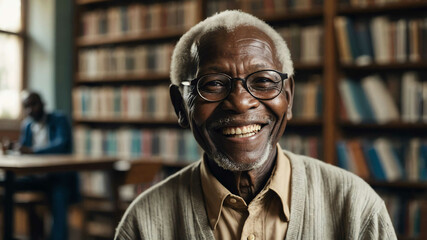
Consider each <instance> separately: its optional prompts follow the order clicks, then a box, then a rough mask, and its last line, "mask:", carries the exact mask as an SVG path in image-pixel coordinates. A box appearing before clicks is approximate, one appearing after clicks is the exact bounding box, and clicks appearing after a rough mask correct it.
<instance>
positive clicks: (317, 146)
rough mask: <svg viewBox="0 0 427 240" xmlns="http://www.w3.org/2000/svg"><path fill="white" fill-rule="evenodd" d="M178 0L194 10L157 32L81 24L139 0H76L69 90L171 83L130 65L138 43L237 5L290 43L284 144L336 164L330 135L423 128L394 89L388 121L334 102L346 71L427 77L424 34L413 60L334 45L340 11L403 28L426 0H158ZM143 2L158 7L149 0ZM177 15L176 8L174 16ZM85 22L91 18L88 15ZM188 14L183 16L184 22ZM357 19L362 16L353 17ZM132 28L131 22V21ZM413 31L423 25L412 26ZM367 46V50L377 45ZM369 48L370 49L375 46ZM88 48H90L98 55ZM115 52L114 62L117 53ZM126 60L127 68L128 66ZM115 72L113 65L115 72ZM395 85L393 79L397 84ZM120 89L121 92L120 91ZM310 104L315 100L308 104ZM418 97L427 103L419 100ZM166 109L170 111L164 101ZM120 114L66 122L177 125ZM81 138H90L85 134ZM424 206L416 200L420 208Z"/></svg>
mask: <svg viewBox="0 0 427 240" xmlns="http://www.w3.org/2000/svg"><path fill="white" fill-rule="evenodd" d="M182 2H185V3H187V2H192V4H193V5H192V4H188V3H187V5H191V6H190V7H188V9H192V10H188V11H189V12H191V11H194V12H195V13H192V15H193V16H191V17H190V19H192V20H188V21H182V22H187V25H186V24H184V25H183V26H179V27H164V28H161V27H160V28H159V26H157V27H154V29H156V28H157V30H153V27H148V28H147V29H135V28H134V27H130V28H129V29H130V30H128V32H124V33H122V34H110V32H109V31H108V30H106V29H108V27H106V26H98V30H99V31H98V32H97V30H96V29H97V28H96V27H95V28H94V27H93V26H92V27H87V26H86V27H85V25H84V24H89V25H90V24H96V23H93V21H94V20H93V18H95V19H96V18H98V21H99V18H105V16H104V15H105V14H107V20H108V12H113V13H112V15H114V12H116V14H117V9H120V11H125V10H123V8H121V7H122V6H128V7H129V8H131V7H130V6H132V7H133V8H135V7H134V6H136V5H138V6H140V5H141V4H136V3H137V1H125V2H119V1H114V0H76V2H75V5H76V13H75V23H76V30H75V41H74V42H75V44H74V47H75V53H76V54H75V57H74V59H75V61H76V62H75V66H76V68H75V71H74V73H75V74H74V87H73V91H74V92H76V91H78V90H79V89H89V90H95V89H105V88H110V90H108V91H110V92H111V89H113V92H114V91H118V90H117V89H119V90H120V89H123V88H133V89H136V88H137V89H149V88H154V87H159V86H163V87H166V86H167V85H168V83H169V80H168V78H169V76H168V69H165V66H167V64H166V65H165V66H163V68H161V70H158V71H157V70H156V71H154V70H153V69H146V70H147V71H145V72H138V71H137V70H141V69H140V67H136V66H140V65H138V64H137V63H136V62H138V61H143V62H144V60H141V57H140V56H146V55H144V54H147V53H146V50H141V52H142V53H141V54H142V55H138V54H137V53H136V52H138V51H137V50H136V49H141V47H144V46H150V47H148V48H151V46H159V45H168V44H169V46H171V45H173V44H174V43H175V42H176V41H177V40H178V38H179V37H180V36H181V35H182V34H183V33H184V32H185V30H186V29H188V27H190V26H191V25H192V24H195V23H196V22H198V21H199V20H202V19H204V18H205V17H207V16H209V15H211V14H212V13H213V12H216V11H221V10H225V9H242V10H243V11H247V12H250V13H252V14H254V15H256V16H258V17H260V18H261V19H263V20H265V21H266V22H268V23H270V24H271V25H272V26H273V27H274V28H276V29H278V31H279V32H281V33H282V35H283V36H284V38H285V39H286V40H287V42H288V44H289V47H290V49H291V52H292V55H293V59H294V67H295V73H296V74H295V83H296V89H297V90H298V91H300V90H301V92H298V95H299V96H297V93H296V96H295V105H296V106H294V108H293V111H295V112H294V118H293V119H292V120H291V121H290V122H289V123H288V127H287V130H286V134H285V136H287V137H288V136H289V142H288V143H286V144H287V145H289V146H292V150H294V151H296V152H300V153H302V154H308V155H312V156H315V157H318V158H319V159H321V160H323V161H325V162H327V163H331V164H334V165H339V161H338V160H339V159H338V154H337V143H338V142H340V141H348V140H350V141H351V140H364V139H368V140H371V141H373V140H375V139H376V138H379V137H385V138H387V139H392V140H393V141H399V142H400V144H403V143H405V141H406V142H409V141H411V140H412V139H421V141H422V140H423V139H422V137H423V136H426V133H427V121H426V120H422V114H427V113H424V112H422V111H421V113H422V114H421V116H419V117H418V119H417V120H416V121H412V120H411V121H407V120H404V119H403V114H402V106H401V105H403V104H402V99H401V97H400V96H399V95H400V94H401V93H399V94H397V93H396V89H395V90H394V92H392V93H391V94H390V95H391V97H392V99H393V102H394V103H395V104H396V108H397V110H398V113H399V114H398V116H397V117H395V118H394V119H392V120H390V121H388V120H387V121H385V122H381V123H379V122H378V121H377V120H376V119H373V120H372V121H360V122H358V121H352V120H351V119H349V118H348V117H347V118H345V117H343V116H344V115H345V114H343V107H344V106H343V104H342V94H341V93H340V87H339V86H340V84H341V83H342V81H343V79H345V78H349V79H351V80H352V81H354V82H356V83H357V84H361V82H363V80H362V79H363V78H366V77H368V76H372V75H375V76H379V79H380V82H394V84H395V86H400V84H401V82H402V81H403V75H404V74H405V73H407V72H415V73H416V74H418V81H419V82H420V84H425V82H426V78H425V75H426V74H427V70H426V69H427V65H426V62H427V61H426V60H427V52H422V51H425V50H426V49H427V46H426V44H425V43H424V42H426V41H425V40H424V41H423V40H418V42H417V43H416V44H417V46H418V47H417V49H419V51H421V53H420V54H419V56H417V57H414V58H413V59H410V57H409V52H405V54H407V55H405V56H404V58H401V57H400V58H399V57H397V55H396V56H392V57H390V59H387V58H386V59H385V60H384V59H382V60H380V61H377V59H375V55H372V56H370V57H371V59H370V60H368V61H366V60H364V59H362V61H360V60H356V58H354V59H353V58H352V57H353V56H352V55H351V54H352V53H351V51H352V50H351V49H347V51H348V52H347V54H350V55H348V56H347V58H348V59H347V60H345V61H344V60H343V56H344V55H343V53H342V49H343V47H342V46H340V45H342V41H343V40H342V36H344V39H345V34H346V31H347V28H343V27H341V28H339V27H338V26H337V21H338V20H337V19H340V18H341V19H343V22H344V23H345V24H347V25H348V24H349V23H348V19H350V24H353V23H357V24H359V22H364V24H365V23H366V24H368V27H369V23H370V21H372V19H380V20H379V21H383V22H384V19H386V21H385V22H386V23H388V24H391V26H392V27H390V28H392V29H395V28H396V27H395V26H396V24H397V22H399V20H402V19H403V20H404V21H406V22H405V23H406V24H407V25H408V27H407V29H409V28H410V27H409V25H411V24H410V23H409V22H410V20H411V19H425V18H426V17H425V11H426V10H427V1H424V0H411V1H403V0H401V1H381V2H382V3H381V4H380V3H377V2H380V1H375V0H373V1H349V0H325V1H321V0H314V1H309V3H310V4H306V3H305V4H303V5H298V4H301V3H302V2H304V1H290V0H289V1H267V0H265V1H255V0H245V1H237V0H236V1H225V0H215V1H207V0H179V1H173V0H171V1H164V2H162V3H161V4H164V6H172V7H170V8H171V9H175V8H177V5H176V3H182ZM144 4H145V3H144ZM161 4H160V5H161ZM146 5H147V6H145V7H143V8H141V9H143V10H141V11H145V14H147V12H150V11H154V13H158V11H160V12H162V11H163V12H168V11H166V10H164V9H167V7H164V6H163V5H162V6H159V4H158V3H157V2H156V1H149V2H148V3H146ZM148 5H156V6H155V7H152V8H151V7H150V6H148ZM184 5H185V4H184ZM153 9H154V10H153ZM159 9H160V10H159ZM171 9H169V10H170V11H172V12H173V11H180V10H171ZM151 14H153V13H151ZM148 15H149V13H148ZM175 15H177V16H179V15H180V14H175ZM186 15H188V14H186ZM100 16H101V17H100ZM112 18H113V19H114V16H112ZM153 19H156V18H153ZM86 21H87V22H89V23H86ZM157 21H158V20H157ZM90 22H92V23H90ZM95 22H96V21H95ZM101 22H102V21H101ZM143 22H144V24H147V21H146V20H143ZM188 22H191V24H190V23H188ZM401 22H402V21H401ZM417 24H419V25H420V26H424V29H427V20H424V21H421V20H420V21H419V23H415V25H417ZM101 25H102V24H101ZM130 25H132V24H130ZM134 25H135V24H134ZM134 25H132V26H134ZM359 25H363V24H362V23H361V24H359ZM82 26H83V27H82ZM137 26H139V25H138V24H137ZM344 26H346V25H344ZM139 28H141V27H139ZM150 29H151V30H150ZM159 29H160V30H159ZM313 29H314V30H313ZM419 29H423V28H421V27H419ZM116 31H117V29H116ZM408 31H409V30H408ZM426 31H427V30H424V31H423V30H419V31H418V34H419V35H418V36H424V38H423V39H425V36H427V33H426ZM413 32H414V34H416V32H417V31H415V30H414V31H413ZM394 33H395V34H396V30H394ZM343 34H344V35H343ZM409 38H410V36H407V39H406V41H407V46H408V48H409V49H412V48H413V47H410V46H411V44H412V43H413V42H411V41H410V40H409ZM420 38H421V37H420ZM307 39H308V40H307ZM313 39H316V41H313ZM347 39H348V37H347ZM413 41H415V40H413ZM304 44H306V45H304ZM345 44H347V48H350V47H351V46H350V42H347V43H345ZM395 44H396V42H394V43H392V44H389V45H388V46H389V49H392V48H393V46H395ZM405 46H406V45H405ZM389 49H388V50H389ZM405 49H406V48H405ZM372 51H375V49H373V50H372ZM408 51H409V50H408ZM82 52H83V53H88V54H87V57H88V58H90V59H92V60H85V59H84V57H81V55H84V54H80V53H82ZM117 52H118V53H117ZM123 52H135V53H136V54H135V53H134V54H135V55H137V56H136V57H134V59H133V60H132V59H127V58H126V56H125V57H123ZM97 54H98V55H97ZM108 54H111V56H112V57H111V56H110V57H111V59H113V60H111V59H109V60H108V57H106V55H108ZM169 54H170V52H169ZM372 54H375V52H374V53H372ZM396 54H397V53H396ZM424 54H425V55H424ZM125 55H126V54H125ZM166 55H167V54H166ZM166 55H165V56H166ZM94 56H95V57H94ZM96 56H98V58H97V57H96ZM117 56H119V57H117ZM138 56H139V57H138ZM313 57H314V58H313ZM355 57H356V56H355ZM117 58H118V59H119V60H117ZM93 59H95V60H93ZM96 59H98V60H96ZM99 59H101V60H99ZM105 59H107V60H105ZM114 59H115V60H114ZM138 59H139V60H138ZM163 59H167V57H164V56H163ZM402 59H403V60H402ZM87 61H89V62H90V61H93V62H94V63H95V64H94V63H92V65H96V63H98V62H99V61H101V62H104V61H105V62H109V64H112V62H114V61H118V62H121V65H122V66H124V68H122V69H120V70H117V69H116V71H115V72H113V73H111V72H108V71H105V69H110V68H111V67H106V66H111V65H105V66H104V69H103V68H102V66H101V67H99V66H97V67H98V69H96V70H95V71H94V72H90V71H89V74H81V73H82V71H81V67H80V66H81V65H80V64H82V63H83V62H87ZM126 62H128V63H126ZM132 62H133V63H132ZM104 64H105V63H104ZM126 64H128V65H131V66H130V67H129V66H127V65H126ZM139 64H141V63H139ZM82 65H85V64H82ZM119 65H120V64H119ZM97 67H95V68H97ZM83 68H84V66H83ZM123 69H124V70H123ZM92 70H93V69H92ZM118 72H120V74H119V73H118ZM390 75H396V76H398V77H395V79H390V77H389V76H390ZM396 83H398V84H397V85H396ZM426 92H427V90H426ZM95 95H96V94H95ZM122 95H123V96H126V94H122ZM166 98H167V101H169V99H168V97H166ZM309 99H310V100H309ZM421 99H423V98H421ZM110 101H111V100H110ZM77 102H78V101H77ZM313 104H318V105H316V106H315V107H313V106H312V105H313ZM73 105H74V108H73V109H74V110H78V111H77V112H79V111H80V110H82V109H76V108H75V107H76V106H80V105H81V104H76V101H75V100H74V99H73ZM120 105H123V104H120ZM424 105H425V106H427V100H426V104H424ZM307 106H310V107H307ZM308 108H310V109H311V112H307V110H306V109H308ZM302 110H304V111H302ZM166 111H171V110H170V109H169V110H166ZM297 111H301V112H297ZM344 111H345V109H344ZM80 112H81V111H80ZM122 112H123V111H117V112H116V113H111V111H110V113H108V114H107V115H105V114H104V115H102V114H101V115H102V116H99V115H95V116H84V114H83V115H82V114H78V113H73V120H74V124H75V126H81V125H83V126H85V128H86V129H89V130H91V129H95V130H99V128H105V129H106V131H110V132H111V131H114V130H118V129H123V128H125V129H128V130H129V129H130V130H131V131H142V130H144V129H159V130H161V129H172V130H174V131H178V128H179V127H178V125H177V123H176V117H174V116H173V111H172V114H171V115H168V114H166V115H163V117H147V116H146V114H144V113H141V114H140V115H138V116H134V117H129V116H126V115H125V114H123V113H122ZM347 115H348V114H347ZM362 119H363V118H362ZM98 134H99V132H98ZM101 136H104V133H101ZM285 140H286V139H285ZM285 140H283V141H285ZM425 140H426V139H424V141H425ZM82 141H83V140H82ZM86 141H88V140H87V139H86ZM98 141H99V139H98ZM92 142H93V141H92ZM98 145H99V143H98ZM285 148H286V146H285ZM116 154H117V153H116ZM128 155H129V154H128ZM402 161H403V160H402ZM366 180H367V181H368V182H369V183H370V184H371V186H372V187H374V188H375V189H379V190H384V189H385V190H386V192H387V193H388V194H390V193H391V194H392V195H394V196H404V195H405V193H407V192H411V196H413V197H414V199H421V198H425V197H426V196H427V186H426V185H425V182H424V181H408V180H406V179H399V180H394V181H379V180H375V179H372V178H370V177H368V178H367V179H366ZM424 205H426V204H424ZM424 205H422V204H421V206H424ZM424 208H425V207H424ZM422 218H424V219H425V218H427V214H426V212H425V211H424V212H423V213H422ZM423 234H424V233H423ZM423 236H424V235H422V236H421V237H416V236H415V235H414V234H412V233H409V232H406V233H405V231H404V232H403V233H401V234H400V236H399V238H401V239H422V237H423Z"/></svg>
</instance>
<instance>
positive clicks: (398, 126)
mask: <svg viewBox="0 0 427 240" xmlns="http://www.w3.org/2000/svg"><path fill="white" fill-rule="evenodd" d="M340 125H341V127H342V128H351V129H369V130H376V129H377V130H393V129H394V130H416V131H427V123H422V122H418V123H405V122H390V123H384V124H378V123H352V122H349V121H341V122H340Z"/></svg>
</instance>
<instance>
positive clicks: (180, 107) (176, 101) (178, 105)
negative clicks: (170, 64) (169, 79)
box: [169, 84, 189, 128]
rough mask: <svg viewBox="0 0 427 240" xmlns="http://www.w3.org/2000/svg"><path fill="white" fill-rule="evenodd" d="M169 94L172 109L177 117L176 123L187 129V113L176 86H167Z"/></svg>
mask: <svg viewBox="0 0 427 240" xmlns="http://www.w3.org/2000/svg"><path fill="white" fill-rule="evenodd" d="M169 94H170V98H171V101H172V105H173V108H174V109H175V113H176V116H177V117H178V123H179V125H180V126H181V127H183V128H188V127H189V122H188V118H187V111H186V109H185V106H184V99H183V98H182V95H181V92H180V91H179V87H178V86H177V85H174V84H171V85H170V86H169Z"/></svg>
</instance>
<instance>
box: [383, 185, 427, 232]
mask: <svg viewBox="0 0 427 240" xmlns="http://www.w3.org/2000/svg"><path fill="white" fill-rule="evenodd" d="M380 196H381V198H382V199H383V200H384V203H385V204H386V207H387V211H388V212H389V215H390V218H391V221H392V223H393V227H394V229H395V230H396V233H397V234H398V235H400V236H405V237H408V238H415V239H424V238H422V237H423V236H424V237H425V236H427V229H426V228H425V227H424V226H426V225H425V224H427V202H426V201H425V200H423V199H420V198H419V199H417V198H404V197H400V196H398V195H396V194H389V193H380Z"/></svg>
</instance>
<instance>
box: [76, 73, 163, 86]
mask: <svg viewBox="0 0 427 240" xmlns="http://www.w3.org/2000/svg"><path fill="white" fill-rule="evenodd" d="M153 81H161V82H167V81H169V74H162V73H152V74H141V75H139V74H132V75H122V76H103V77H90V78H88V77H76V81H75V83H76V84H96V83H133V82H153Z"/></svg>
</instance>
